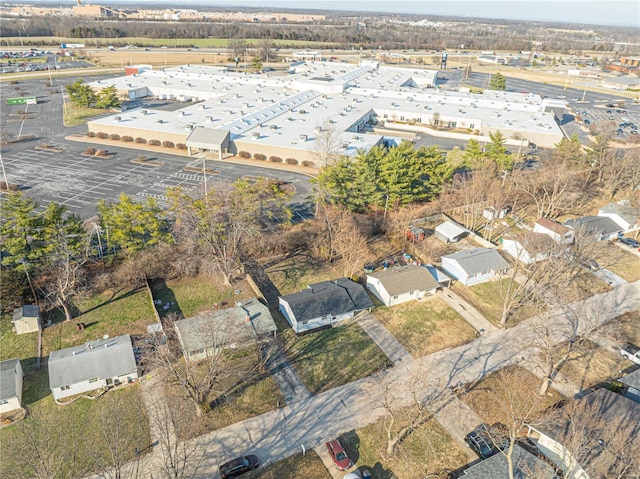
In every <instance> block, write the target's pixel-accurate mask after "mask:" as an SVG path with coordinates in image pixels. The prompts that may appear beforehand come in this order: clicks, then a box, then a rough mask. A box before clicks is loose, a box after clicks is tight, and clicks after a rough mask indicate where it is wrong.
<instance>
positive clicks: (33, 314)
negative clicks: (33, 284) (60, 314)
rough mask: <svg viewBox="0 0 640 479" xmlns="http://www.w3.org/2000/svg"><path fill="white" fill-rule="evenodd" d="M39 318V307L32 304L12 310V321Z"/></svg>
mask: <svg viewBox="0 0 640 479" xmlns="http://www.w3.org/2000/svg"><path fill="white" fill-rule="evenodd" d="M39 317H40V306H35V305H33V304H25V305H24V306H22V307H20V308H16V309H14V310H13V319H12V321H20V320H21V319H23V318H39Z"/></svg>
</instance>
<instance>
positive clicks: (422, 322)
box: [374, 297, 476, 358]
mask: <svg viewBox="0 0 640 479" xmlns="http://www.w3.org/2000/svg"><path fill="white" fill-rule="evenodd" d="M374 316H375V317H376V318H378V319H379V320H380V321H381V322H382V323H383V324H384V325H385V327H386V328H387V329H388V330H389V332H391V334H393V335H394V336H395V338H396V339H397V340H398V341H400V343H402V345H403V346H404V347H405V348H406V349H407V351H409V352H410V353H411V355H412V356H413V357H414V358H419V357H422V356H424V355H426V354H431V353H433V352H435V351H440V350H442V349H446V348H450V347H455V346H459V345H461V344H464V343H467V342H469V341H473V339H474V338H475V337H476V332H475V330H474V329H473V328H472V327H471V326H470V325H469V324H468V323H467V322H466V321H465V320H464V319H462V317H461V316H460V315H459V314H458V313H456V312H455V311H454V310H453V309H451V308H449V306H447V304H446V303H445V302H444V301H443V300H441V299H440V298H437V297H425V298H423V299H422V300H420V301H411V302H409V303H405V304H400V305H397V306H393V307H391V308H385V307H380V308H377V309H376V310H375V312H374Z"/></svg>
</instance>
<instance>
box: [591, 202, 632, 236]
mask: <svg viewBox="0 0 640 479" xmlns="http://www.w3.org/2000/svg"><path fill="white" fill-rule="evenodd" d="M636 211H637V210H636V209H635V208H634V207H633V206H631V203H629V202H628V201H620V202H618V203H609V204H608V205H606V206H603V207H602V208H600V210H598V216H603V217H606V218H611V219H612V220H613V221H615V222H616V223H617V224H618V225H619V226H620V227H621V228H622V229H623V230H624V232H625V233H626V232H629V231H632V230H635V229H636V228H637V227H638V214H637V212H636Z"/></svg>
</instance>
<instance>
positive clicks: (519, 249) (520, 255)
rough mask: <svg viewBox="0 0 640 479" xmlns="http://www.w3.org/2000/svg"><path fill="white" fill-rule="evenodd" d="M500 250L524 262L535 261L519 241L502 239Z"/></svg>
mask: <svg viewBox="0 0 640 479" xmlns="http://www.w3.org/2000/svg"><path fill="white" fill-rule="evenodd" d="M502 250H503V251H505V252H507V253H509V254H510V255H511V256H513V257H514V258H517V259H519V260H520V261H522V262H523V263H524V264H530V263H533V262H534V261H535V260H534V259H532V258H531V255H530V254H529V252H528V251H527V250H526V249H525V248H523V246H522V245H521V244H520V242H519V241H515V240H510V239H503V240H502Z"/></svg>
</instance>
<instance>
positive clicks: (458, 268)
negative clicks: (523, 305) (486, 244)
mask: <svg viewBox="0 0 640 479" xmlns="http://www.w3.org/2000/svg"><path fill="white" fill-rule="evenodd" d="M442 269H443V270H444V271H445V273H447V274H448V275H449V276H451V277H453V278H454V279H456V280H458V281H460V282H461V283H462V284H464V285H465V286H472V285H474V284H478V283H482V282H484V281H487V280H489V279H491V278H493V277H494V276H495V275H496V274H499V273H504V272H505V271H506V270H508V269H509V263H507V262H506V260H505V259H504V258H503V257H502V256H501V255H500V253H498V252H497V251H496V250H494V249H489V248H475V249H471V250H467V249H464V250H461V251H458V252H456V253H452V254H448V255H445V256H443V257H442Z"/></svg>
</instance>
